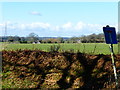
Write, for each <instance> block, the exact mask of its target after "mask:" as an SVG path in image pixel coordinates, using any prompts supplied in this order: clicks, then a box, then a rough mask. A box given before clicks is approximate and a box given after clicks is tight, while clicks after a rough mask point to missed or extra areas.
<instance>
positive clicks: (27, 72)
mask: <svg viewBox="0 0 120 90" xmlns="http://www.w3.org/2000/svg"><path fill="white" fill-rule="evenodd" d="M2 58H3V59H2V70H3V75H2V77H3V78H2V79H3V80H2V81H3V88H61V89H69V88H80V89H84V88H89V89H104V88H115V82H114V76H113V69H112V64H111V57H110V55H103V54H101V55H90V54H85V53H70V52H64V53H58V52H43V51H39V50H16V51H2ZM115 61H116V67H117V68H120V55H115ZM117 72H118V73H119V70H118V69H117Z"/></svg>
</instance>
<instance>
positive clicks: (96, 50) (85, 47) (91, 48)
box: [1, 43, 118, 54]
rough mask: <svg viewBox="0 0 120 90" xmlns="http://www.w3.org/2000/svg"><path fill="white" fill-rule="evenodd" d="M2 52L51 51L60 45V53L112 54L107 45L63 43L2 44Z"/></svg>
mask: <svg viewBox="0 0 120 90" xmlns="http://www.w3.org/2000/svg"><path fill="white" fill-rule="evenodd" d="M1 45H2V46H1V50H3V49H5V50H17V49H22V50H23V49H31V50H33V49H40V50H43V51H50V47H51V46H54V45H60V49H59V52H63V51H70V52H77V51H78V50H79V51H80V52H83V53H84V52H85V53H89V54H110V50H109V45H108V44H105V43H61V44H8V43H6V44H5V43H2V44H1ZM114 52H115V54H117V53H118V45H117V44H115V45H114Z"/></svg>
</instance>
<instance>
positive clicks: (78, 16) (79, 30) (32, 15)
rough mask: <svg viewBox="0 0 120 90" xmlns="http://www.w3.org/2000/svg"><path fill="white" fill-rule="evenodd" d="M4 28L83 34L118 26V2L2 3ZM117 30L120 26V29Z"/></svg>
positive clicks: (12, 31)
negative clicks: (105, 27) (108, 26)
mask: <svg viewBox="0 0 120 90" xmlns="http://www.w3.org/2000/svg"><path fill="white" fill-rule="evenodd" d="M0 6H1V7H0V8H1V12H2V14H1V15H0V18H1V19H2V20H1V21H0V31H2V33H1V34H2V35H4V33H5V30H4V26H5V23H6V25H7V33H6V35H8V36H9V35H12V36H15V35H17V36H27V35H28V34H29V33H32V32H34V33H36V34H38V35H39V36H40V37H43V36H45V37H47V36H52V37H53V36H54V37H55V36H61V37H62V36H63V37H72V36H81V35H88V34H92V33H96V34H98V33H102V32H103V31H102V28H103V26H106V25H110V26H113V27H117V23H118V3H117V2H1V3H0ZM116 29H117V28H116Z"/></svg>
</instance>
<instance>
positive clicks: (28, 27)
mask: <svg viewBox="0 0 120 90" xmlns="http://www.w3.org/2000/svg"><path fill="white" fill-rule="evenodd" d="M2 26H3V27H4V26H5V24H0V29H1V27H2ZM104 26H106V25H102V24H90V23H84V22H81V21H80V22H77V23H76V24H75V23H72V22H67V23H65V24H63V25H51V24H50V23H43V22H33V23H15V22H14V23H12V22H8V23H7V32H8V35H9V33H10V34H11V33H14V34H15V33H16V34H15V35H19V34H20V33H21V34H22V35H24V33H25V34H29V33H30V32H35V33H36V32H37V33H39V35H40V34H42V35H51V36H52V35H53V36H80V35H88V34H92V33H96V34H98V33H103V30H102V29H103V27H104ZM110 26H112V27H118V26H117V24H116V25H110ZM3 31H4V28H3ZM116 31H117V28H116Z"/></svg>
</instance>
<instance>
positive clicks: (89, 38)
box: [0, 33, 120, 43]
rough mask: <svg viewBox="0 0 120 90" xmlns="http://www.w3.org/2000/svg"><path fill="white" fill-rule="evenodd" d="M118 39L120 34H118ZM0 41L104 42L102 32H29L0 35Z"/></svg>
mask: <svg viewBox="0 0 120 90" xmlns="http://www.w3.org/2000/svg"><path fill="white" fill-rule="evenodd" d="M118 39H119V40H120V34H118ZM0 42H9V43H104V42H105V40H104V34H103V33H101V34H91V35H86V36H85V35H84V36H81V37H71V38H67V37H39V36H38V35H37V34H35V33H30V34H29V35H28V36H27V37H19V36H6V37H5V36H4V37H0Z"/></svg>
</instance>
